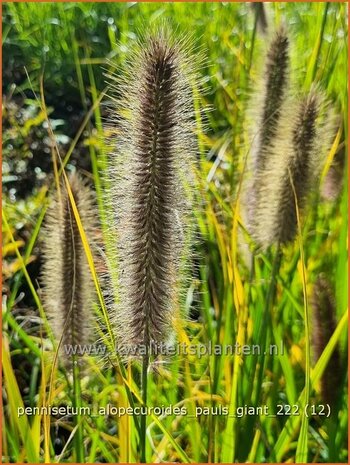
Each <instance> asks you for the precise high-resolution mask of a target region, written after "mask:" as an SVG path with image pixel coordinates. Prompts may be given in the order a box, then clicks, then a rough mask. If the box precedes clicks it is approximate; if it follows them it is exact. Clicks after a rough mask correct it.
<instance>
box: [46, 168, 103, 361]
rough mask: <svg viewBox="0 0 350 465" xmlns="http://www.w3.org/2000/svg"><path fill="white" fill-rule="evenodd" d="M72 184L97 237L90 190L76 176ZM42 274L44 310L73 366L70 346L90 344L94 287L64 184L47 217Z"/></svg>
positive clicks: (87, 223) (86, 222) (86, 226)
mask: <svg viewBox="0 0 350 465" xmlns="http://www.w3.org/2000/svg"><path fill="white" fill-rule="evenodd" d="M69 183H70V186H71V190H72V193H73V196H74V200H75V203H76V206H77V209H78V212H79V215H80V218H81V221H82V224H83V227H84V230H85V233H86V235H87V237H88V238H91V237H92V235H93V234H94V224H95V220H94V215H95V211H96V208H95V207H94V201H93V197H92V193H91V191H90V189H89V187H88V186H87V185H86V184H85V182H83V181H82V180H81V178H80V177H79V176H78V175H76V174H73V175H71V176H70V178H69ZM43 254H44V264H43V273H42V283H43V302H44V309H45V311H46V312H47V314H48V317H49V320H50V322H51V324H52V327H53V332H54V335H55V337H56V339H57V342H58V341H60V339H61V338H62V342H61V348H62V350H61V353H62V360H63V361H64V362H65V363H68V364H69V363H70V361H71V360H70V357H71V356H70V355H69V347H74V346H76V345H79V344H80V345H84V344H87V343H88V342H89V336H90V325H89V322H90V315H91V313H92V303H93V300H94V284H93V282H92V278H91V275H90V271H89V266H88V263H87V260H86V256H85V251H84V249H83V244H82V241H81V238H80V233H79V230H78V225H77V223H76V220H75V217H74V213H73V209H72V206H71V203H70V200H69V197H68V192H67V189H66V187H65V184H63V183H62V184H61V186H60V189H59V190H58V191H57V193H56V196H55V198H54V199H53V200H52V203H51V205H50V208H49V210H48V212H47V215H46V224H45V228H44V234H43Z"/></svg>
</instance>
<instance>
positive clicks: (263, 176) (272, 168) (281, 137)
mask: <svg viewBox="0 0 350 465" xmlns="http://www.w3.org/2000/svg"><path fill="white" fill-rule="evenodd" d="M325 107H326V104H325V100H324V98H323V97H322V95H321V94H320V93H318V92H316V90H315V89H312V90H311V91H310V93H309V94H308V95H307V96H306V97H305V98H303V99H301V101H300V102H299V103H298V104H293V103H292V102H289V101H287V102H286V105H285V106H284V108H283V116H281V120H280V123H279V127H278V131H277V133H276V135H275V137H274V141H273V144H271V147H270V154H269V157H268V159H267V160H266V165H265V168H264V170H263V171H262V172H261V173H259V175H257V178H256V185H257V199H256V204H255V211H254V222H253V223H252V225H251V232H252V236H253V238H254V239H255V241H256V242H257V244H259V245H260V246H261V247H263V248H267V247H268V246H270V245H272V244H274V243H278V242H279V243H286V242H289V241H292V240H293V239H294V237H295V234H296V231H297V216H296V205H297V207H298V209H299V210H302V209H303V207H304V206H305V202H306V199H307V197H308V194H309V193H310V192H311V191H312V190H313V189H314V188H317V179H318V176H319V174H320V173H321V170H322V167H323V164H324V162H325V159H326V156H327V150H328V148H329V147H330V142H331V141H330V136H331V134H332V133H333V129H332V130H331V129H330V126H331V124H332V120H331V119H330V120H329V121H328V122H325V121H323V119H324V116H325V114H326V112H325ZM295 197H296V199H297V204H296V200H295Z"/></svg>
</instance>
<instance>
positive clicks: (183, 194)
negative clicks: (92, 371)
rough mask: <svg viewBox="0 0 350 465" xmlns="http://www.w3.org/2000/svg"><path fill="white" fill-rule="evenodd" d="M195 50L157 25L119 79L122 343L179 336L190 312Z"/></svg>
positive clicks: (118, 302) (117, 277)
mask: <svg viewBox="0 0 350 465" xmlns="http://www.w3.org/2000/svg"><path fill="white" fill-rule="evenodd" d="M188 49H189V43H188V41H187V40H186V39H185V40H181V39H178V38H175V37H172V36H171V35H170V34H169V33H167V32H166V30H165V29H162V30H160V31H157V32H156V33H153V34H150V35H148V36H146V37H144V38H143V39H142V41H141V42H140V43H139V44H138V46H137V49H136V50H135V51H134V53H133V54H132V55H131V57H130V60H129V62H128V65H127V67H126V70H124V73H122V77H121V78H117V79H116V82H115V86H114V87H115V91H116V97H115V98H114V99H113V103H112V105H111V118H112V120H114V125H115V128H116V129H115V132H116V138H115V140H113V139H112V140H111V143H112V150H111V155H110V169H109V176H108V182H109V184H110V186H111V190H110V192H109V202H110V204H111V209H112V212H113V217H114V221H113V224H112V225H110V231H111V241H112V242H113V246H112V252H110V253H109V256H108V259H109V267H110V274H111V276H112V282H113V288H114V289H115V290H116V291H114V299H113V303H112V304H111V305H110V316H111V321H112V324H113V327H114V330H115V333H116V336H117V337H116V342H117V344H118V346H119V347H121V346H123V347H128V346H138V345H143V346H145V347H149V346H150V345H152V344H160V343H165V344H167V343H170V342H171V340H172V338H173V334H174V324H175V320H176V319H177V318H178V317H179V316H180V315H181V307H182V305H181V301H182V297H181V296H182V292H181V291H182V290H183V289H184V284H185V281H186V276H187V273H186V263H188V260H189V247H190V243H191V231H192V220H191V217H192V214H191V208H192V206H191V205H192V200H191V199H192V194H191V192H192V189H191V188H192V187H193V179H194V177H193V168H194V163H195V156H194V155H195V153H196V138H195V133H194V129H195V123H194V113H193V112H194V110H193V97H192V91H191V89H192V85H193V82H194V80H195V79H196V73H195V68H194V67H193V64H194V62H195V61H196V60H195V59H194V58H193V57H192V56H190V55H189V54H188ZM111 79H112V80H113V76H112V77H111ZM114 269H115V270H116V272H115V271H114Z"/></svg>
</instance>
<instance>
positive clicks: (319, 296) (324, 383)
mask: <svg viewBox="0 0 350 465" xmlns="http://www.w3.org/2000/svg"><path fill="white" fill-rule="evenodd" d="M311 309H312V348H313V351H314V358H315V361H317V360H318V359H319V358H320V356H321V355H322V352H323V350H324V349H325V347H326V345H327V344H328V342H329V340H330V338H331V336H332V334H333V333H334V331H335V328H336V322H335V315H336V311H335V301H334V296H333V292H332V290H331V288H330V285H329V283H328V281H327V279H326V278H325V277H324V276H323V275H321V276H320V277H319V278H318V279H317V281H316V283H315V285H314V288H313V294H312V298H311ZM341 368H342V367H341V357H340V351H339V347H338V346H336V348H335V349H334V351H333V354H332V356H331V358H330V360H329V362H328V364H327V367H326V369H325V371H324V373H323V375H322V378H321V394H322V397H323V400H324V402H326V403H328V404H331V405H334V404H335V402H336V401H337V399H338V397H337V394H338V392H339V386H340V383H341V378H342V374H341Z"/></svg>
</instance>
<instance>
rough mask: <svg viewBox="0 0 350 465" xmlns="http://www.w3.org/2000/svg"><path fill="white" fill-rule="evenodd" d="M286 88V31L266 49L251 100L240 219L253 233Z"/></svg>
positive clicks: (280, 31)
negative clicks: (249, 128) (258, 83)
mask: <svg viewBox="0 0 350 465" xmlns="http://www.w3.org/2000/svg"><path fill="white" fill-rule="evenodd" d="M288 88H289V39H288V36H287V32H286V29H285V28H284V27H281V28H280V29H279V30H278V31H277V32H275V34H274V36H273V38H272V40H271V43H270V45H269V48H268V51H267V54H266V58H265V67H264V74H263V76H262V78H261V84H260V86H259V89H258V91H257V92H254V96H253V97H252V99H251V109H250V113H251V119H252V120H253V121H254V124H253V126H252V127H251V131H250V133H251V134H250V137H251V141H252V144H251V152H250V157H249V160H248V173H249V176H250V177H249V178H247V179H246V181H245V183H244V195H243V204H244V210H243V215H244V218H245V222H246V223H247V224H248V225H249V230H250V232H252V231H253V230H254V229H256V210H257V208H258V205H257V204H258V202H259V198H260V186H261V181H260V179H261V178H264V177H265V175H266V172H265V168H266V164H267V162H268V160H269V157H270V152H271V148H272V147H273V146H274V143H275V141H274V138H275V137H276V134H277V131H278V125H279V121H280V117H281V112H282V106H283V103H284V102H285V101H286V99H287V98H288Z"/></svg>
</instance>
